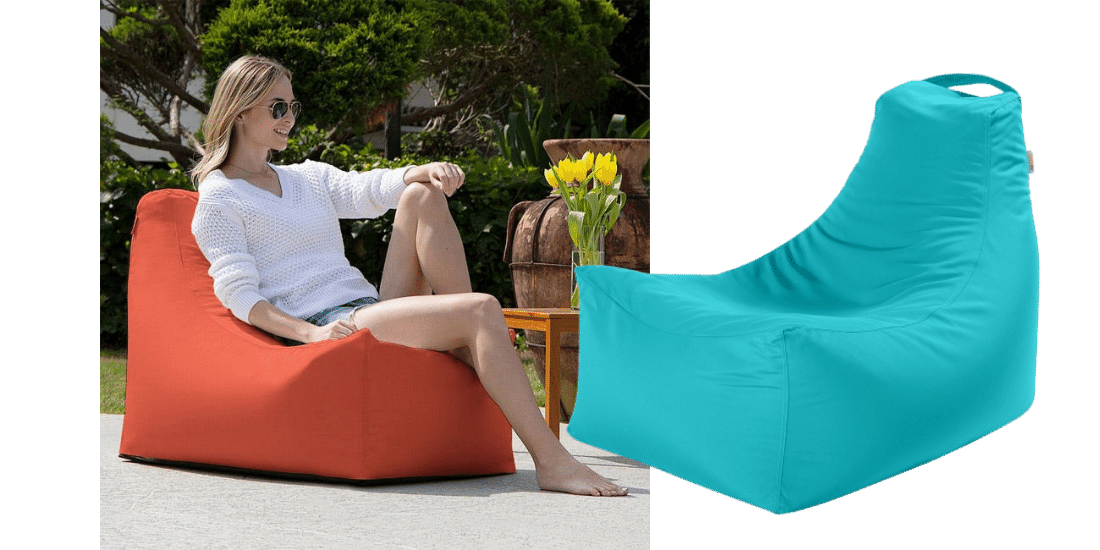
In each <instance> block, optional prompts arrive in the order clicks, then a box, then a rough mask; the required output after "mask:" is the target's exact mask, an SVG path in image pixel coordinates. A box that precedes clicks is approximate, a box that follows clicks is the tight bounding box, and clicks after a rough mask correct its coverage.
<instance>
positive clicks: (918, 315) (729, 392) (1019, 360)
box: [568, 75, 1039, 513]
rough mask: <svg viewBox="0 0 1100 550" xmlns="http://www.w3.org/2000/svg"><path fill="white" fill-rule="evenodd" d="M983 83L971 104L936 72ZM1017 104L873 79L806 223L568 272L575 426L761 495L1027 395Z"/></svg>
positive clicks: (865, 471)
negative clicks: (875, 94)
mask: <svg viewBox="0 0 1100 550" xmlns="http://www.w3.org/2000/svg"><path fill="white" fill-rule="evenodd" d="M972 83H987V84H992V85H994V86H996V87H997V88H999V89H1000V90H1001V91H1002V93H1000V94H997V95H994V96H991V97H976V96H973V95H969V94H966V93H962V92H960V91H955V90H952V89H951V88H950V87H951V86H958V85H963V84H972ZM1028 174H1029V162H1028V153H1027V151H1026V150H1025V147H1024V135H1023V125H1022V122H1021V113H1020V97H1019V95H1018V94H1017V93H1016V91H1015V90H1013V89H1012V88H1010V87H1009V86H1007V85H1005V84H1003V83H1001V82H999V81H996V80H993V79H991V78H988V77H983V76H978V75H944V76H939V77H934V78H930V79H928V80H924V81H914V82H908V83H905V84H902V85H901V86H898V87H896V88H894V89H892V90H890V91H888V92H886V93H885V94H883V95H882V96H881V97H880V98H879V99H878V102H877V103H876V105H875V119H874V123H873V124H872V127H871V133H870V136H869V138H868V141H867V145H866V147H865V149H864V151H863V155H862V156H861V157H860V159H859V162H858V164H857V165H856V166H855V168H854V169H853V170H852V173H851V175H850V176H849V178H848V181H847V183H846V184H845V185H844V188H843V189H842V190H841V192H840V194H839V195H838V196H837V197H836V199H835V200H834V201H833V203H832V204H831V205H830V206H829V208H828V209H827V210H826V211H825V213H824V214H822V215H821V217H820V218H819V219H818V220H817V221H815V222H814V223H813V224H812V225H810V226H809V228H807V229H806V230H804V231H803V232H802V233H800V234H799V235H797V236H796V237H794V238H793V239H791V240H790V242H788V243H786V244H784V245H783V246H780V247H779V248H777V249H775V250H774V251H772V252H771V253H769V254H767V255H766V256H764V257H762V258H760V259H757V260H756V261H753V262H751V263H749V264H746V265H744V266H741V267H739V268H737V269H733V270H731V271H726V272H724V273H719V274H716V275H660V274H644V273H638V272H635V271H630V270H626V269H619V268H614V267H606V266H599V267H585V268H580V269H578V280H579V285H580V292H581V295H580V296H581V298H580V300H581V301H580V303H581V306H580V307H581V316H580V369H579V371H580V376H579V380H578V395H577V403H576V408H575V410H574V414H573V417H572V420H571V423H570V424H569V428H568V430H569V433H570V434H571V435H572V436H573V437H574V438H576V439H578V440H580V441H583V442H585V443H588V444H591V445H594V446H596V447H601V448H603V449H606V450H608V451H611V452H614V453H617V454H620V455H623V456H626V457H629V458H632V459H635V460H638V461H641V462H645V463H646V464H649V465H651V466H653V467H655V468H659V469H661V470H663V471H666V472H669V473H671V474H673V475H676V476H678V477H681V478H683V479H686V480H688V481H691V482H694V483H696V484H699V485H702V486H704V487H707V488H709V489H712V490H714V491H717V492H719V493H723V494H726V495H729V496H731V497H734V498H736V499H739V500H742V501H744V502H747V503H749V504H752V505H755V506H759V507H761V508H764V509H766V510H770V511H772V512H775V513H786V512H792V511H796V510H801V509H804V508H807V507H810V506H815V505H817V504H821V503H823V502H827V501H829V500H832V499H835V498H837V497H840V496H843V495H846V494H848V493H851V492H853V491H856V490H859V489H861V488H863V487H866V486H868V485H871V484H873V483H876V482H878V481H881V480H883V479H886V478H888V477H891V476H893V475H896V474H898V473H901V472H904V471H906V470H909V469H911V468H914V467H916V466H919V465H921V464H923V463H926V462H928V461H931V460H934V459H936V458H939V457H941V456H943V455H945V454H947V453H949V452H951V451H953V450H955V449H958V448H959V447H961V446H963V445H966V444H968V443H970V442H972V441H974V440H976V439H978V438H980V437H982V436H984V435H986V434H988V433H990V432H992V431H994V430H996V429H998V428H1000V427H1001V426H1004V425H1005V424H1007V423H1008V422H1010V421H1012V420H1014V419H1015V418H1017V417H1019V416H1020V415H1022V414H1023V413H1024V412H1025V411H1026V410H1027V409H1028V408H1029V407H1030V406H1031V403H1032V400H1033V398H1034V394H1035V351H1036V348H1035V346H1036V334H1037V327H1038V309H1039V307H1038V306H1039V294H1038V290H1039V261H1038V246H1037V243H1036V237H1035V225H1034V221H1033V219H1032V213H1031V199H1030V196H1029V191H1028Z"/></svg>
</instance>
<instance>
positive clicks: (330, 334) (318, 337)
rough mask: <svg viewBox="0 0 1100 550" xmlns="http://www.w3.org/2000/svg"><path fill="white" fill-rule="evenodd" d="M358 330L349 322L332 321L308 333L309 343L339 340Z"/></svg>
mask: <svg viewBox="0 0 1100 550" xmlns="http://www.w3.org/2000/svg"><path fill="white" fill-rule="evenodd" d="M358 330H359V329H358V328H356V327H355V325H354V324H352V323H351V322H350V321H333V322H331V323H329V324H327V325H323V326H319V327H315V328H314V329H313V330H311V331H310V332H309V342H320V341H323V340H339V339H341V338H347V337H348V336H351V335H352V334H355V333H356V332H357V331H358Z"/></svg>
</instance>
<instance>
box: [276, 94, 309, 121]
mask: <svg viewBox="0 0 1100 550" xmlns="http://www.w3.org/2000/svg"><path fill="white" fill-rule="evenodd" d="M287 111H290V112H291V113H292V114H293V115H294V118H298V115H299V114H300V113H301V112H302V104H301V102H298V101H291V102H290V103H287V102H286V101H283V100H281V99H280V100H279V101H276V102H275V103H272V104H271V118H274V119H275V120H279V119H280V118H283V117H285V116H286V113H287Z"/></svg>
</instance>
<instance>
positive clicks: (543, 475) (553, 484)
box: [535, 455, 628, 497]
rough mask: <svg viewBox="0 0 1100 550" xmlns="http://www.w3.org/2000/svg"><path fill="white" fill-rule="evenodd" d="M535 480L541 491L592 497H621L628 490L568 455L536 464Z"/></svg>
mask: <svg viewBox="0 0 1100 550" xmlns="http://www.w3.org/2000/svg"><path fill="white" fill-rule="evenodd" d="M535 480H536V481H537V482H538V484H539V489H542V490H543V491H558V492H561V493H571V494H574V495H590V496H594V497H598V496H603V497H621V496H623V495H626V494H627V492H628V490H627V489H626V488H624V487H619V486H618V485H615V484H614V483H611V482H610V481H608V480H607V479H605V478H604V477H603V476H601V475H600V474H597V473H596V472H594V471H592V469H591V468H589V467H588V466H585V465H584V464H581V463H580V462H579V461H577V459H575V458H573V457H572V456H568V455H567V456H566V457H565V458H563V459H562V460H561V461H560V463H558V464H546V465H541V466H536V467H535Z"/></svg>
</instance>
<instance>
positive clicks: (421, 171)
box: [405, 162, 466, 197]
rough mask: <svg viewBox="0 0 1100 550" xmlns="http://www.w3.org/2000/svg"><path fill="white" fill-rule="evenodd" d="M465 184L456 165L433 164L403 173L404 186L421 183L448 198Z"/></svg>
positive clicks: (464, 177) (464, 176) (413, 168)
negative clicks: (441, 192)
mask: <svg viewBox="0 0 1100 550" xmlns="http://www.w3.org/2000/svg"><path fill="white" fill-rule="evenodd" d="M465 182H466V174H465V173H464V172H463V171H462V168H459V167H458V165H456V164H451V163H449V162H433V163H430V164H424V165H421V166H413V167H411V168H409V169H408V170H406V171H405V185H408V184H410V183H423V184H428V185H434V186H436V187H438V188H439V189H440V190H441V191H443V193H444V194H446V195H447V196H448V197H449V196H451V195H453V194H454V192H455V191H457V190H458V188H459V187H462V184H463V183H465Z"/></svg>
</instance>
